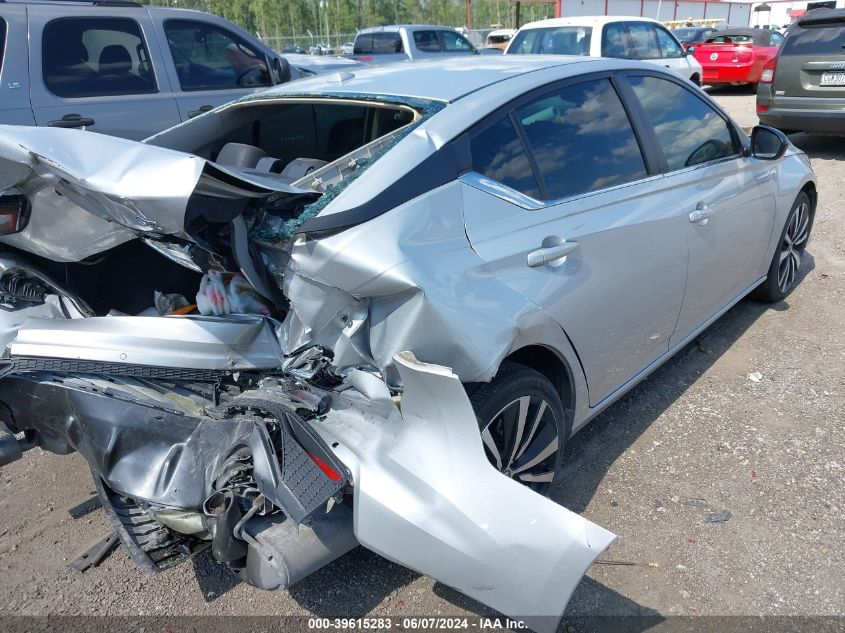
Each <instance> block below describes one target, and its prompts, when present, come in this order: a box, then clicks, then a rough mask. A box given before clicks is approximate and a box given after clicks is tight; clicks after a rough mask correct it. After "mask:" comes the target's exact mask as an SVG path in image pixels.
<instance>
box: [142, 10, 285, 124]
mask: <svg viewBox="0 0 845 633" xmlns="http://www.w3.org/2000/svg"><path fill="white" fill-rule="evenodd" d="M211 17H212V16H209V20H196V19H192V20H183V19H178V20H177V19H167V20H165V21H164V22H163V23H160V24H159V25H158V27H157V28H158V29H159V33H160V39H161V41H162V42H163V45H162V49H164V51H163V52H164V55H165V59H166V63H167V68H168V74H169V75H170V80H171V83H172V84H173V86H174V91H175V93H176V102H177V103H178V106H179V116H180V117H181V118H182V120H183V121H187V120H188V119H191V118H193V117H195V116H197V115H199V114H202V113H203V112H206V111H208V110H210V109H212V108H214V107H217V106H219V105H223V104H224V103H227V102H229V101H232V100H234V99H237V98H239V97H242V96H244V95H247V94H250V93H252V92H256V91H258V90H261V89H263V88H267V87H269V86H271V85H272V79H271V76H270V70H269V69H268V68H267V57H266V56H265V55H264V53H263V52H262V51H260V50H259V49H258V48H257V47H256V46H253V45H252V44H251V43H249V42H247V41H246V39H244V38H243V37H241V36H240V35H238V34H237V33H235V32H233V31H232V30H231V29H229V28H226V27H224V26H222V25H219V24H214V23H212V21H211Z"/></svg>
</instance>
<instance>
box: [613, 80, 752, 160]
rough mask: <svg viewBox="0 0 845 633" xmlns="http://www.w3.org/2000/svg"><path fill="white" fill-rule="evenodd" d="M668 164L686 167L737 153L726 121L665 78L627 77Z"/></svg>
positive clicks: (699, 100) (692, 95)
mask: <svg viewBox="0 0 845 633" xmlns="http://www.w3.org/2000/svg"><path fill="white" fill-rule="evenodd" d="M628 80H629V81H630V83H631V86H632V87H633V89H634V92H635V93H636V95H637V99H639V101H640V103H641V104H642V106H643V109H644V110H645V114H646V118H647V119H648V121H649V123H651V125H652V126H653V127H654V131H655V132H656V133H657V140H658V142H659V144H660V147H661V148H662V149H663V154H664V155H665V156H666V161H667V162H668V163H669V170H670V171H674V170H676V169H683V168H684V167H690V166H692V165H699V164H701V163H706V162H709V161H711V160H716V159H719V158H726V157H728V156H733V155H734V154H737V153H738V151H737V148H736V147H735V146H734V141H733V137H732V136H731V133H730V128H729V127H728V123H727V121H725V119H723V118H722V117H721V116H720V115H719V114H718V113H717V112H716V111H715V110H714V109H713V108H711V107H710V106H709V105H708V104H707V103H705V102H704V101H702V100H701V99H699V98H698V97H697V96H696V95H695V94H693V93H692V92H690V91H689V90H687V89H686V88H683V87H681V86H679V85H678V84H676V83H674V82H672V81H668V80H666V79H659V78H657V77H630V78H629V79H628Z"/></svg>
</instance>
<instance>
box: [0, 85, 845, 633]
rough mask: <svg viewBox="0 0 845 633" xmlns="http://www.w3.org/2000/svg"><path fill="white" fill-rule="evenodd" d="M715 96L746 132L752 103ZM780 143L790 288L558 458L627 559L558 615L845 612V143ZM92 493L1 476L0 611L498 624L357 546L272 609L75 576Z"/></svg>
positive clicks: (264, 596) (569, 484)
mask: <svg viewBox="0 0 845 633" xmlns="http://www.w3.org/2000/svg"><path fill="white" fill-rule="evenodd" d="M713 94H714V96H715V97H716V99H717V100H718V101H719V102H721V103H722V104H723V105H724V106H725V107H726V108H727V109H728V110H729V112H730V113H731V114H732V115H733V116H734V117H736V118H737V119H738V120H739V121H740V123H741V124H742V125H743V126H753V125H754V124H756V122H757V121H756V116H755V114H754V97H753V95H751V94H750V93H749V92H748V91H746V90H744V89H742V90H740V89H727V90H721V91H718V92H714V93H713ZM792 140H793V142H795V143H796V144H797V145H798V146H800V147H801V148H803V149H804V150H805V151H807V153H808V154H809V155H810V156H811V158H812V161H813V166H814V168H815V170H816V173H817V175H818V179H819V187H820V198H819V206H818V211H817V215H816V221H815V227H814V231H813V237H812V241H811V243H810V246H809V250H808V254H807V256H806V257H805V260H804V264H803V268H802V274H803V275H804V278H803V280H802V281H801V283H800V285H799V286H798V288H797V289H796V290H795V291H794V292H793V293H792V294H791V295H790V297H789V298H788V300H787V301H785V302H783V303H781V304H779V305H775V306H771V307H770V306H763V305H759V304H755V303H752V302H750V301H743V302H741V303H740V304H739V305H737V306H736V307H735V308H733V309H732V310H731V311H730V312H729V313H728V314H726V315H725V316H723V317H722V318H721V319H720V320H719V321H718V322H717V323H716V324H714V325H713V326H712V327H711V328H710V329H709V330H708V331H707V332H706V333H705V334H703V335H702V336H701V337H700V338H699V339H698V340H697V341H695V342H693V343H692V344H691V345H690V346H688V347H687V348H686V349H685V350H683V351H682V352H681V353H680V354H678V355H677V356H676V357H675V358H674V359H673V360H672V361H670V362H669V363H667V364H666V365H664V366H663V368H661V369H660V370H659V371H658V372H657V373H656V374H654V375H653V376H652V377H650V378H649V379H648V380H646V381H645V382H644V383H642V384H641V385H640V386H639V387H638V388H637V389H635V390H634V391H633V392H632V393H630V394H629V395H628V396H626V397H625V398H624V399H623V400H622V401H620V402H619V403H617V404H615V405H614V406H613V407H612V408H610V409H609V410H608V411H607V412H605V413H604V414H602V415H601V416H600V418H598V419H597V420H595V421H594V422H593V423H592V424H591V425H589V426H588V428H587V429H586V430H585V431H583V432H582V433H581V434H579V435H578V436H577V437H576V438H574V439H573V441H571V442H570V445H569V448H568V457H567V462H566V463H567V465H566V469H565V472H566V478H565V483H564V485H563V486H561V487H560V488H559V489H558V490H557V491H556V492H555V494H554V498H555V499H556V500H557V501H558V502H560V503H561V504H563V505H565V506H566V507H568V508H571V509H573V510H574V511H576V512H579V513H582V514H584V515H585V516H586V517H588V518H590V519H591V520H592V521H595V522H596V523H598V524H600V525H603V526H605V527H607V528H608V529H610V530H612V531H614V532H615V533H617V534H618V535H619V540H618V541H617V542H616V543H615V544H614V545H613V546H612V547H611V548H610V550H609V551H608V552H607V553H606V554H605V555H604V557H603V558H604V559H605V560H610V561H624V562H629V563H637V565H626V566H620V565H607V564H600V565H594V566H593V568H592V569H591V571H590V572H589V573H588V575H587V576H586V577H585V578H584V580H583V581H582V582H581V584H580V585H579V587H578V589H577V590H576V592H575V595H574V596H573V599H572V600H571V602H570V605H569V608H568V611H567V615H568V616H569V617H571V618H577V617H578V616H589V615H652V616H658V615H659V616H670V615H690V614H709V615H806V616H813V615H839V616H845V545H843V537H845V522H843V510H845V428H843V417H845V416H843V412H845V309H843V303H845V222H843V220H842V218H841V215H842V211H843V210H845V163H844V162H843V160H845V140H843V139H834V138H822V137H807V136H804V135H796V136H794V137H792ZM750 374H755V376H754V377H755V378H757V377H758V376H756V374H759V375H760V376H759V380H758V381H755V380H751V379H749V375H750ZM92 492H93V486H92V484H91V481H90V474H89V472H88V470H87V467H86V465H85V462H84V460H83V459H82V458H81V457H79V456H78V455H74V456H71V457H58V456H55V455H51V454H48V453H44V452H41V451H40V449H36V450H34V451H30V452H29V453H28V454H26V456H25V458H24V459H23V460H21V461H19V462H16V463H14V464H12V465H10V466H7V467H4V468H3V469H2V471H0V595H2V596H3V597H2V599H0V615H1V614H32V615H44V614H49V615H56V614H99V615H105V614H121V615H163V614H169V615H203V614H205V615H212V614H227V615H236V614H237V615H310V614H316V615H321V616H341V617H359V616H364V615H368V614H369V615H388V614H390V615H404V614H409V615H411V614H413V615H436V614H469V615H471V614H484V615H495V614H492V613H491V612H490V611H489V610H488V609H486V608H485V607H482V606H481V605H479V604H477V603H475V602H473V601H471V600H468V599H467V598H465V597H463V596H462V595H460V594H458V593H456V592H455V591H453V590H451V589H449V588H447V587H445V586H442V585H440V584H437V583H435V582H434V581H433V580H432V579H430V578H428V577H423V576H420V575H418V574H416V573H414V572H411V571H409V570H406V569H404V568H402V567H400V566H398V565H395V564H393V563H390V562H388V561H386V560H384V559H382V558H380V557H378V556H376V555H375V554H371V553H369V552H368V551H366V550H364V549H362V548H358V549H357V550H355V551H354V552H352V553H350V554H349V555H347V556H345V557H343V558H342V559H340V560H339V561H337V562H336V563H335V564H333V565H331V566H330V567H328V568H325V569H323V570H321V571H320V572H318V573H316V574H314V575H313V576H312V577H310V578H308V579H306V580H305V581H303V582H302V583H300V584H299V585H297V586H296V587H295V588H294V589H292V590H291V591H283V592H276V593H267V592H262V591H259V590H257V589H253V588H252V587H250V586H248V585H245V584H243V583H240V584H239V583H237V582H236V581H235V579H234V578H233V577H232V576H231V575H230V574H228V572H226V571H223V570H222V568H221V567H219V566H218V565H216V564H215V563H214V562H213V561H212V560H211V557H210V556H209V555H206V554H204V555H200V556H199V557H197V558H196V559H194V561H193V562H192V563H188V564H184V565H182V566H180V567H177V568H175V569H172V570H170V571H167V572H165V573H162V574H160V575H158V576H157V577H155V578H152V579H149V578H145V577H144V576H142V575H141V573H140V572H139V571H137V570H136V569H135V568H134V566H133V565H132V563H131V562H130V560H129V557H128V555H127V554H126V552H125V551H124V550H123V548H119V549H118V550H117V551H116V552H115V553H114V554H113V555H112V556H111V557H109V558H108V559H107V560H106V561H105V562H104V563H103V564H102V565H101V566H100V567H98V568H95V569H92V570H90V571H89V572H87V573H85V574H78V573H76V572H73V571H71V570H70V569H69V568H68V566H67V565H68V562H69V561H70V560H72V559H73V558H74V557H75V556H76V555H77V554H79V553H81V552H82V551H84V550H85V549H87V548H88V547H89V546H90V545H92V544H93V543H94V542H95V541H96V540H98V539H99V538H100V537H102V536H103V535H104V534H106V533H107V530H108V529H109V528H108V526H107V521H106V518H105V516H104V515H103V513H102V511H101V510H96V511H94V512H91V513H89V514H87V515H85V516H83V517H82V518H78V519H72V518H71V517H70V516H69V515H68V512H67V509H68V508H70V507H72V506H74V505H76V504H77V503H79V502H81V501H84V500H85V499H87V498H88V496H89V495H90V494H91V493H92ZM719 519H726V520H719ZM649 563H651V565H648V564H649ZM839 622H840V623H841V622H842V621H841V620H840V621H839ZM0 628H2V627H0ZM838 630H841V629H838Z"/></svg>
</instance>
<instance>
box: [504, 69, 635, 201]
mask: <svg viewBox="0 0 845 633" xmlns="http://www.w3.org/2000/svg"><path fill="white" fill-rule="evenodd" d="M516 117H517V120H518V121H519V123H520V124H521V125H522V128H523V129H524V130H525V137H526V139H527V141H528V147H529V150H530V151H531V153H532V154H533V156H534V158H535V160H536V162H537V166H538V168H539V170H540V176H541V178H542V179H543V180H544V181H545V188H546V192H545V196H544V197H545V198H547V199H550V200H554V199H557V198H565V197H568V196H573V195H578V194H581V193H587V192H590V191H595V190H596V189H603V188H605V187H611V186H613V185H619V184H623V183H626V182H631V181H633V180H639V179H641V178H645V177H646V175H647V172H646V167H645V161H644V160H643V156H642V153H641V152H640V146H639V143H637V139H636V136H634V130H633V128H632V127H631V122H630V121H629V120H628V115H627V113H626V112H625V109H624V108H623V107H622V102H621V101H620V99H619V96H618V95H617V94H616V91H615V90H614V89H613V86H612V85H611V83H610V80H608V79H599V80H596V81H588V82H585V83H579V84H575V85H572V86H567V87H565V88H561V89H560V90H558V91H556V92H554V93H552V94H550V95H548V96H545V97H542V98H541V99H538V100H537V101H534V102H532V103H529V104H528V105H524V106H521V107H519V108H517V109H516Z"/></svg>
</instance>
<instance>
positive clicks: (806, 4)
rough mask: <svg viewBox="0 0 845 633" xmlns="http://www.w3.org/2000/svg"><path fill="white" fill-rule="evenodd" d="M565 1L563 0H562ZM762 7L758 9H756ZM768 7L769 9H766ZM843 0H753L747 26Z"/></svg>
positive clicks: (778, 21) (839, 5)
mask: <svg viewBox="0 0 845 633" xmlns="http://www.w3.org/2000/svg"><path fill="white" fill-rule="evenodd" d="M564 1H565V0H564ZM758 8H760V9H763V10H761V11H758V10H756V9H758ZM766 8H768V9H769V10H766ZM843 8H845V0H825V1H822V2H813V1H808V0H766V2H755V3H754V4H753V5H752V8H751V20H750V22H749V23H748V26H767V25H773V26H786V25H788V24H791V23H792V22H794V21H795V20H796V19H797V18H800V17H801V16H802V15H804V14H805V13H806V12H807V11H811V10H813V9H843Z"/></svg>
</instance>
